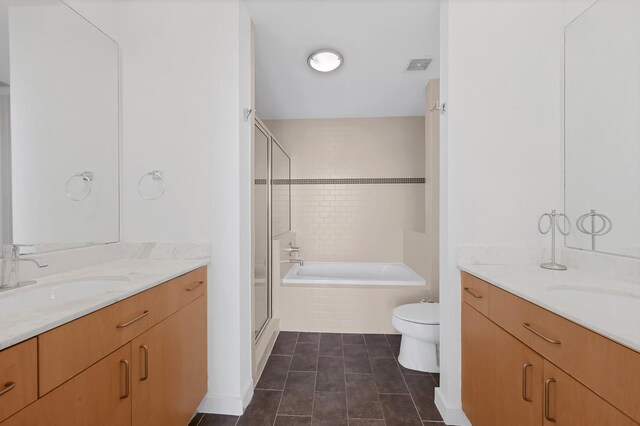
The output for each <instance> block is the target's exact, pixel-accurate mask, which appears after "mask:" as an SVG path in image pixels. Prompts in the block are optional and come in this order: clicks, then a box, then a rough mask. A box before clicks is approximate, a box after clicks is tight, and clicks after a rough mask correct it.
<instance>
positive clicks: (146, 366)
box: [140, 345, 149, 382]
mask: <svg viewBox="0 0 640 426" xmlns="http://www.w3.org/2000/svg"><path fill="white" fill-rule="evenodd" d="M140 349H142V350H143V351H144V375H143V376H142V377H140V381H141V382H144V381H145V380H147V379H148V378H149V348H148V347H147V345H140Z"/></svg>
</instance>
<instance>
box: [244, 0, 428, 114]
mask: <svg viewBox="0 0 640 426" xmlns="http://www.w3.org/2000/svg"><path fill="white" fill-rule="evenodd" d="M246 3H247V6H248V8H249V12H250V14H251V17H252V19H253V22H254V24H255V28H256V104H257V105H256V109H257V113H258V116H259V117H261V118H263V119H283V118H334V117H384V116H407V115H414V116H415V115H423V114H424V87H425V85H426V83H427V81H428V80H429V79H431V78H434V77H437V76H438V72H439V70H438V65H439V61H438V60H437V57H438V53H439V52H438V50H439V49H438V47H439V2H438V0H246ZM323 47H326V48H332V49H335V50H338V51H339V52H341V53H342V55H343V56H344V65H343V66H342V67H341V68H339V69H338V70H337V71H334V72H331V73H326V74H324V73H319V72H317V71H314V70H312V69H311V68H309V66H308V65H307V57H308V56H309V54H310V53H311V52H312V51H314V50H316V49H319V48H323ZM425 57H434V58H436V59H435V60H434V61H433V62H432V63H431V65H429V68H427V70H426V71H413V72H409V71H406V68H407V65H408V64H409V60H410V59H412V58H425Z"/></svg>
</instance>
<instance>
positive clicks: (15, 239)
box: [0, 0, 120, 252]
mask: <svg viewBox="0 0 640 426" xmlns="http://www.w3.org/2000/svg"><path fill="white" fill-rule="evenodd" d="M118 164H119V68H118V45H117V43H115V42H114V41H113V40H112V39H110V38H109V37H108V36H107V35H105V34H104V33H103V32H101V31H100V30H99V29H98V28H96V27H95V26H93V25H92V24H91V23H90V22H89V21H88V20H86V19H85V18H84V17H82V16H80V15H79V14H78V13H76V12H75V11H74V10H73V9H71V8H69V7H68V6H67V5H66V4H65V3H64V2H62V1H60V0H0V177H1V179H2V181H1V183H0V187H1V190H2V199H1V200H2V201H1V203H2V204H1V205H0V211H1V222H2V234H1V238H2V243H3V244H9V243H13V244H25V245H32V246H33V248H31V249H30V250H29V252H43V251H51V250H59V249H66V248H72V247H80V246H87V245H93V244H104V243H110V242H116V241H118V240H119V233H120V223H119V217H120V213H119V166H118Z"/></svg>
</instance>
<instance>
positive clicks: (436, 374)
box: [431, 373, 440, 386]
mask: <svg viewBox="0 0 640 426" xmlns="http://www.w3.org/2000/svg"><path fill="white" fill-rule="evenodd" d="M431 377H433V380H434V381H435V382H436V386H440V373H431Z"/></svg>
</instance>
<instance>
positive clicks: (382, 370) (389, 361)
mask: <svg viewBox="0 0 640 426" xmlns="http://www.w3.org/2000/svg"><path fill="white" fill-rule="evenodd" d="M370 361H371V369H372V370H373V378H374V379H375V381H376V386H377V387H378V393H409V390H408V389H407V386H406V385H405V383H404V379H403V378H402V374H401V373H400V369H399V368H398V364H397V363H396V360H395V359H394V358H371V360H370Z"/></svg>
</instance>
